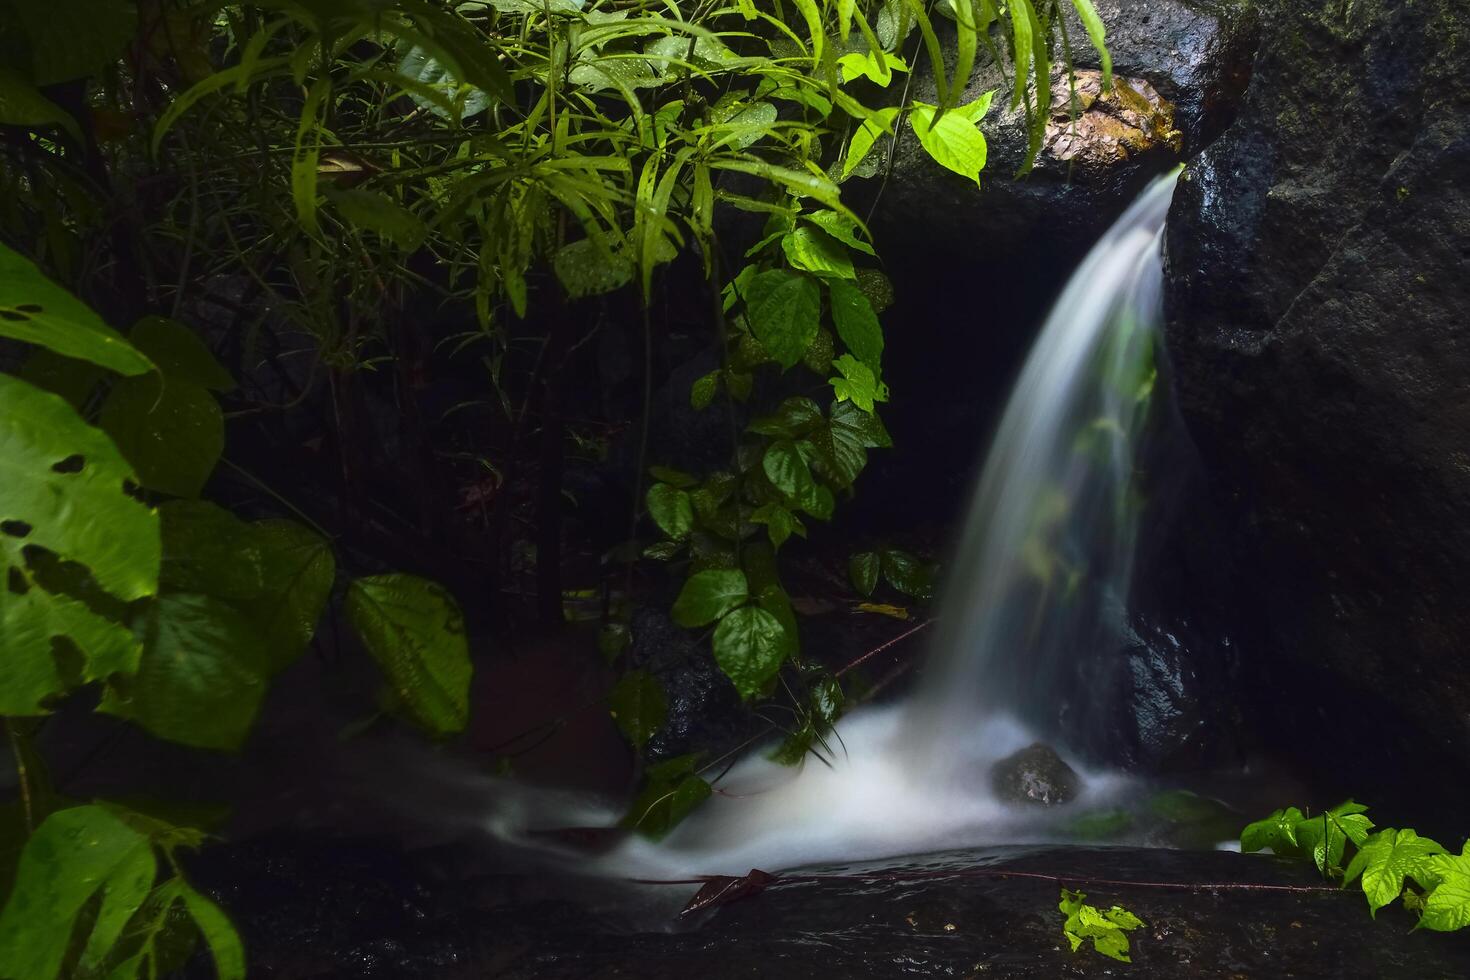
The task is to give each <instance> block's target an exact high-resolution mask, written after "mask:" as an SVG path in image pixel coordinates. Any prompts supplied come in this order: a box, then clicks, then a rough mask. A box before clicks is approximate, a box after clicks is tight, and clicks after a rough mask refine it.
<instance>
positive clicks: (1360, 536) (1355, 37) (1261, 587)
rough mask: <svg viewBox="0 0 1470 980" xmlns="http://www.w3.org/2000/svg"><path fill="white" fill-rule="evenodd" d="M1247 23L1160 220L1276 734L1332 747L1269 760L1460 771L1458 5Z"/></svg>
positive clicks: (1462, 81)
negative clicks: (1372, 752)
mask: <svg viewBox="0 0 1470 980" xmlns="http://www.w3.org/2000/svg"><path fill="white" fill-rule="evenodd" d="M1265 9H1267V10H1269V13H1267V14H1266V17H1267V21H1266V23H1265V24H1264V25H1263V30H1262V37H1263V39H1264V40H1263V42H1262V47H1261V49H1260V53H1259V55H1258V57H1257V59H1256V63H1255V67H1254V71H1253V80H1252V82H1251V85H1250V89H1249V93H1248V96H1247V98H1246V100H1245V103H1244V106H1243V108H1242V109H1241V111H1240V114H1239V117H1238V118H1237V120H1236V122H1235V123H1234V124H1233V125H1232V126H1231V128H1230V129H1229V130H1228V131H1227V132H1226V133H1225V134H1224V135H1223V136H1222V137H1221V138H1220V139H1219V140H1218V141H1217V142H1215V143H1214V144H1212V145H1211V146H1210V147H1209V148H1208V149H1206V150H1205V151H1204V153H1203V154H1202V156H1201V157H1200V158H1199V159H1198V160H1197V161H1196V162H1195V163H1193V164H1192V165H1191V167H1190V171H1189V172H1188V174H1187V175H1186V180H1185V182H1184V183H1183V184H1182V185H1181V187H1180V190H1179V193H1178V196H1177V197H1176V199H1175V203H1174V211H1173V214H1172V215H1171V220H1170V230H1169V239H1168V254H1169V287H1168V291H1169V295H1168V305H1169V333H1168V341H1169V347H1170V352H1171V357H1172V360H1173V365H1174V371H1175V390H1176V393H1177V395H1178V398H1179V401H1180V404H1181V407H1182V410H1183V413H1184V416H1185V419H1186V422H1187V424H1188V426H1189V428H1190V429H1191V431H1192V433H1193V435H1194V437H1195V440H1196V442H1197V444H1198V446H1199V449H1200V452H1201V455H1202V458H1203V460H1204V463H1205V468H1206V471H1207V476H1208V478H1209V479H1210V481H1211V483H1212V486H1213V489H1214V491H1215V492H1214V497H1215V499H1216V501H1217V502H1218V503H1220V504H1221V505H1222V506H1223V508H1224V513H1225V517H1226V520H1228V521H1229V522H1230V524H1231V528H1232V534H1231V540H1232V541H1233V542H1234V545H1235V547H1234V548H1233V552H1234V554H1233V559H1234V562H1235V567H1236V569H1237V573H1238V574H1237V576H1236V578H1237V583H1238V587H1239V590H1240V593H1239V595H1240V599H1241V602H1240V603H1239V608H1240V610H1241V614H1242V617H1245V616H1251V617H1253V618H1254V625H1255V627H1256V644H1257V646H1256V649H1255V653H1254V659H1255V660H1256V662H1257V666H1258V669H1259V671H1260V672H1261V673H1262V674H1263V675H1264V676H1265V677H1267V678H1268V685H1269V687H1270V688H1272V689H1273V690H1275V691H1278V692H1280V691H1285V692H1286V693H1285V694H1284V695H1283V696H1282V697H1281V698H1280V699H1279V702H1278V703H1279V707H1280V709H1281V710H1280V712H1279V716H1280V717H1279V718H1278V720H1280V721H1283V722H1285V721H1286V720H1288V719H1289V718H1292V717H1294V718H1297V719H1300V728H1301V729H1307V730H1310V732H1316V733H1318V734H1319V735H1323V736H1324V737H1325V738H1327V739H1330V740H1331V744H1330V745H1327V746H1325V747H1324V745H1323V741H1324V739H1323V738H1319V739H1317V740H1316V741H1312V740H1311V739H1310V738H1309V737H1308V738H1306V740H1302V739H1300V738H1298V737H1297V736H1301V735H1303V733H1302V732H1301V731H1298V732H1296V733H1294V734H1293V733H1290V732H1289V731H1288V732H1284V733H1283V734H1284V735H1285V736H1286V737H1285V738H1284V739H1283V741H1284V742H1286V743H1288V744H1290V743H1293V741H1294V740H1295V744H1299V745H1301V746H1303V747H1304V748H1306V749H1307V750H1308V751H1311V752H1313V753H1317V754H1318V758H1319V762H1320V761H1321V760H1323V759H1325V760H1327V761H1326V763H1325V764H1326V765H1327V766H1329V767H1336V766H1345V765H1347V764H1348V760H1347V758H1344V757H1343V755H1344V749H1349V751H1357V750H1359V749H1364V748H1365V747H1366V746H1369V745H1370V744H1372V743H1377V744H1384V743H1385V740H1388V743H1387V744H1392V745H1393V746H1394V749H1393V751H1392V752H1385V753H1384V758H1383V761H1384V762H1385V763H1387V764H1388V765H1390V766H1392V765H1398V766H1399V768H1400V769H1403V768H1404V767H1402V765H1401V762H1402V760H1403V759H1404V758H1405V754H1404V753H1405V752H1412V753H1413V757H1414V758H1417V759H1420V760H1423V759H1425V758H1426V756H1429V755H1434V754H1438V755H1440V756H1442V757H1443V758H1445V759H1448V760H1451V761H1453V762H1457V763H1458V764H1459V766H1461V767H1462V768H1465V767H1466V766H1467V763H1470V670H1466V668H1465V657H1466V652H1467V638H1470V602H1466V597H1465V586H1466V583H1470V275H1467V274H1466V272H1467V260H1470V181H1467V177H1470V5H1467V4H1466V3H1465V2H1464V0H1416V2H1413V3H1403V2H1400V0H1357V2H1356V3H1353V4H1348V5H1344V4H1341V3H1339V2H1337V0H1279V2H1278V3H1275V4H1271V5H1268V7H1267V8H1265ZM1349 705H1356V706H1358V707H1359V708H1361V709H1364V710H1367V711H1368V712H1369V717H1368V718H1357V717H1350V716H1349V715H1350V714H1351V712H1352V711H1353V710H1356V709H1353V708H1349V707H1348V706H1349ZM1310 732H1308V733H1307V734H1308V735H1310ZM1326 733H1331V734H1330V735H1326ZM1354 739H1356V741H1354ZM1393 740H1398V741H1393ZM1400 743H1401V744H1400ZM1349 747H1351V748H1349ZM1324 751H1325V752H1327V753H1328V754H1325V755H1323V754H1321V752H1324ZM1395 759H1397V760H1398V762H1397V763H1395V762H1394V760H1395ZM1355 764H1356V763H1355ZM1427 764H1428V763H1426V764H1425V765H1427ZM1419 771H1422V768H1421V770H1419Z"/></svg>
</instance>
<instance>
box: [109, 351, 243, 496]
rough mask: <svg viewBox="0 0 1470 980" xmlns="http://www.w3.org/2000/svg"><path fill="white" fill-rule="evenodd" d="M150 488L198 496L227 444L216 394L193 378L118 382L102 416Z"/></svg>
mask: <svg viewBox="0 0 1470 980" xmlns="http://www.w3.org/2000/svg"><path fill="white" fill-rule="evenodd" d="M99 421H100V422H101V424H102V428H103V429H104V430H106V432H107V434H108V435H110V436H112V439H113V441H114V442H116V443H117V447H118V448H119V449H121V450H122V453H123V456H125V457H126V458H127V460H128V462H130V463H132V464H133V468H134V469H135V470H136V471H137V473H138V480H139V482H140V483H142V484H143V486H145V487H148V488H149V489H150V490H157V491H159V492H161V493H167V494H173V495H174V496H176V497H197V496H199V491H201V490H203V489H204V484H205V483H206V482H207V481H208V480H209V475H210V474H211V473H213V472H214V467H215V464H216V463H218V462H219V457H220V454H221V453H222V452H224V448H225V418H224V414H223V413H222V412H220V408H219V403H218V402H216V401H215V399H214V396H213V395H212V394H210V393H209V391H208V390H207V389H205V388H203V387H201V386H200V385H197V384H194V383H192V382H189V381H180V380H176V379H173V378H164V379H162V380H161V381H160V379H159V378H158V377H157V376H154V377H144V378H128V379H126V380H124V381H120V382H118V383H117V384H116V385H114V386H113V389H112V391H110V392H108V395H107V398H106V399H105V400H104V401H103V403H102V415H101V418H100V420H99Z"/></svg>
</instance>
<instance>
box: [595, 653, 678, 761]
mask: <svg viewBox="0 0 1470 980" xmlns="http://www.w3.org/2000/svg"><path fill="white" fill-rule="evenodd" d="M607 707H608V711H609V713H611V714H612V718H613V721H614V722H616V723H617V726H618V730H619V731H621V732H622V733H623V735H624V736H626V737H627V739H628V741H629V742H632V743H633V746H634V748H638V749H641V748H643V746H645V745H647V744H648V740H649V739H650V738H653V736H654V734H655V733H656V732H657V731H658V730H659V729H660V728H662V727H664V722H665V721H667V720H668V717H669V702H668V698H667V697H666V696H665V695H664V687H663V685H662V684H660V683H659V682H658V679H657V678H656V677H654V676H653V675H652V674H650V673H648V672H647V671H643V670H630V671H629V672H628V673H626V674H624V675H623V677H622V679H621V680H619V681H618V683H617V685H616V686H615V687H613V689H612V692H611V693H609V694H608V696H607Z"/></svg>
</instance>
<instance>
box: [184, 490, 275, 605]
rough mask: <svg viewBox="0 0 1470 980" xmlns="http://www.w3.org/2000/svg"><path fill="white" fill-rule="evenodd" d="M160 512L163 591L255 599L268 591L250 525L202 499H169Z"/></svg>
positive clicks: (262, 565)
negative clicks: (161, 520) (166, 589)
mask: <svg viewBox="0 0 1470 980" xmlns="http://www.w3.org/2000/svg"><path fill="white" fill-rule="evenodd" d="M158 514H159V517H161V518H162V519H163V568H162V571H161V573H160V575H159V581H160V582H161V583H162V584H163V585H164V587H166V588H169V589H172V590H174V591H178V592H198V593H202V594H204V595H212V596H214V597H215V598H218V599H253V598H256V597H258V596H260V595H261V594H262V593H263V592H265V591H266V588H267V584H266V573H265V563H264V560H263V557H262V555H261V551H260V547H259V545H258V543H257V541H256V536H255V529H254V528H253V527H251V526H250V525H249V524H247V523H246V522H244V521H242V520H240V519H239V518H238V517H236V516H235V515H234V514H231V513H230V512H229V511H227V510H225V509H224V508H223V507H220V506H218V505H216V504H211V503H207V502H205V501H202V500H171V501H169V502H168V503H165V504H164V505H162V506H161V507H159V508H158Z"/></svg>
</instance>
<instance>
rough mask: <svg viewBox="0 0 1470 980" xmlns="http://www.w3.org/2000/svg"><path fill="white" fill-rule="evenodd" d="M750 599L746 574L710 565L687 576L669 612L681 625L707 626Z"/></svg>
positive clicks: (689, 626) (692, 626)
mask: <svg viewBox="0 0 1470 980" xmlns="http://www.w3.org/2000/svg"><path fill="white" fill-rule="evenodd" d="M749 598H750V588H749V585H748V584H747V583H746V581H745V573H744V572H742V571H739V570H738V569H732V568H711V569H707V570H705V571H702V572H696V573H695V574H693V575H691V576H689V581H687V582H685V583H684V588H683V589H681V590H680V591H679V598H678V599H676V600H674V607H673V609H672V610H671V615H672V616H673V618H674V622H676V623H678V624H679V625H680V626H684V627H688V628H689V629H695V628H697V627H700V626H708V625H709V624H710V623H713V622H714V621H715V620H717V619H719V618H720V617H722V616H724V615H725V614H726V613H728V612H730V610H732V609H734V608H735V607H737V606H740V605H743V604H744V603H745V602H746V600H747V599H749Z"/></svg>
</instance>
